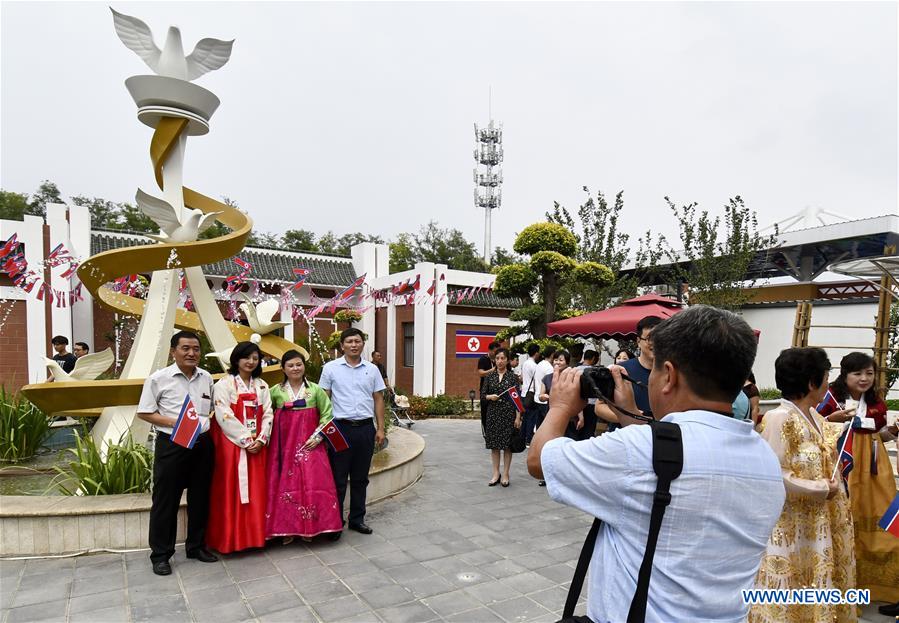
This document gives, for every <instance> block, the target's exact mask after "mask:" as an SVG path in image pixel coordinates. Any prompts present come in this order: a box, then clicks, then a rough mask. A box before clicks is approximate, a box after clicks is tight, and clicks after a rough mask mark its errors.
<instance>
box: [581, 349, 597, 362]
mask: <svg viewBox="0 0 899 623" xmlns="http://www.w3.org/2000/svg"><path fill="white" fill-rule="evenodd" d="M597 359H599V353H598V352H596V351H595V350H593V349H587V350H585V351H584V361H596V360H597Z"/></svg>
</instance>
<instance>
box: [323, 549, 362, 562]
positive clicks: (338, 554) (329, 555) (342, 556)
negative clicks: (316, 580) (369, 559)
mask: <svg viewBox="0 0 899 623" xmlns="http://www.w3.org/2000/svg"><path fill="white" fill-rule="evenodd" d="M315 556H317V557H318V559H319V560H321V561H322V562H323V563H325V564H326V565H335V564H339V563H345V562H362V561H364V560H365V556H363V555H362V554H360V553H359V552H357V551H356V550H355V549H354V548H352V547H341V548H339V549H333V550H330V549H321V550H317V551H316V552H315Z"/></svg>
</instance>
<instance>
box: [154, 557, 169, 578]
mask: <svg viewBox="0 0 899 623" xmlns="http://www.w3.org/2000/svg"><path fill="white" fill-rule="evenodd" d="M153 573H155V574H156V575H172V565H170V564H169V561H168V560H161V561H159V562H154V563H153Z"/></svg>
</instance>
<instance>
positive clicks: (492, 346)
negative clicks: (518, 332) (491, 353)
mask: <svg viewBox="0 0 899 623" xmlns="http://www.w3.org/2000/svg"><path fill="white" fill-rule="evenodd" d="M500 346H502V344H501V343H499V342H490V343H489V344H488V345H487V350H495V349H497V348H499V347H500Z"/></svg>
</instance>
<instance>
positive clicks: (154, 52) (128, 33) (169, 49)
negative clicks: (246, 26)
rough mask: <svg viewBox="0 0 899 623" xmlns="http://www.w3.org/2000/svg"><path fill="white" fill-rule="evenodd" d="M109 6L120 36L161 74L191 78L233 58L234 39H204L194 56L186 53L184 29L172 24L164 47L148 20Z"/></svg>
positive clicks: (218, 66) (126, 45)
mask: <svg viewBox="0 0 899 623" xmlns="http://www.w3.org/2000/svg"><path fill="white" fill-rule="evenodd" d="M109 10H110V11H112V21H113V24H114V25H115V31H116V34H117V35H118V36H119V39H121V40H122V43H124V44H125V47H126V48H128V49H129V50H131V51H132V52H134V53H135V54H137V55H138V56H139V57H141V59H142V60H143V61H144V62H145V63H146V64H147V65H148V66H149V67H150V69H152V70H153V71H154V72H156V74H157V75H160V76H168V77H169V78H177V79H178V80H186V81H188V82H190V81H191V80H196V79H197V78H199V77H200V76H202V75H203V74H205V73H207V72H210V71H213V70H216V69H220V68H221V67H222V66H223V65H224V64H225V63H227V62H228V59H229V58H231V46H233V45H234V40H233V39H232V40H231V41H221V40H219V39H201V40H200V41H199V42H198V43H197V45H196V47H195V48H194V51H193V52H191V54H190V56H184V48H183V47H182V45H181V31H180V30H178V29H177V28H175V27H174V26H171V27H170V28H169V31H168V35H167V36H166V38H165V45H164V46H163V48H162V50H160V49H159V48H158V47H156V43H155V42H154V41H153V33H152V32H151V31H150V27H149V26H147V25H146V24H145V23H144V22H142V21H141V20H139V19H137V18H136V17H131V16H130V15H124V14H122V13H119V12H118V11H116V10H115V9H113V8H112V7H110V8H109Z"/></svg>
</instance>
